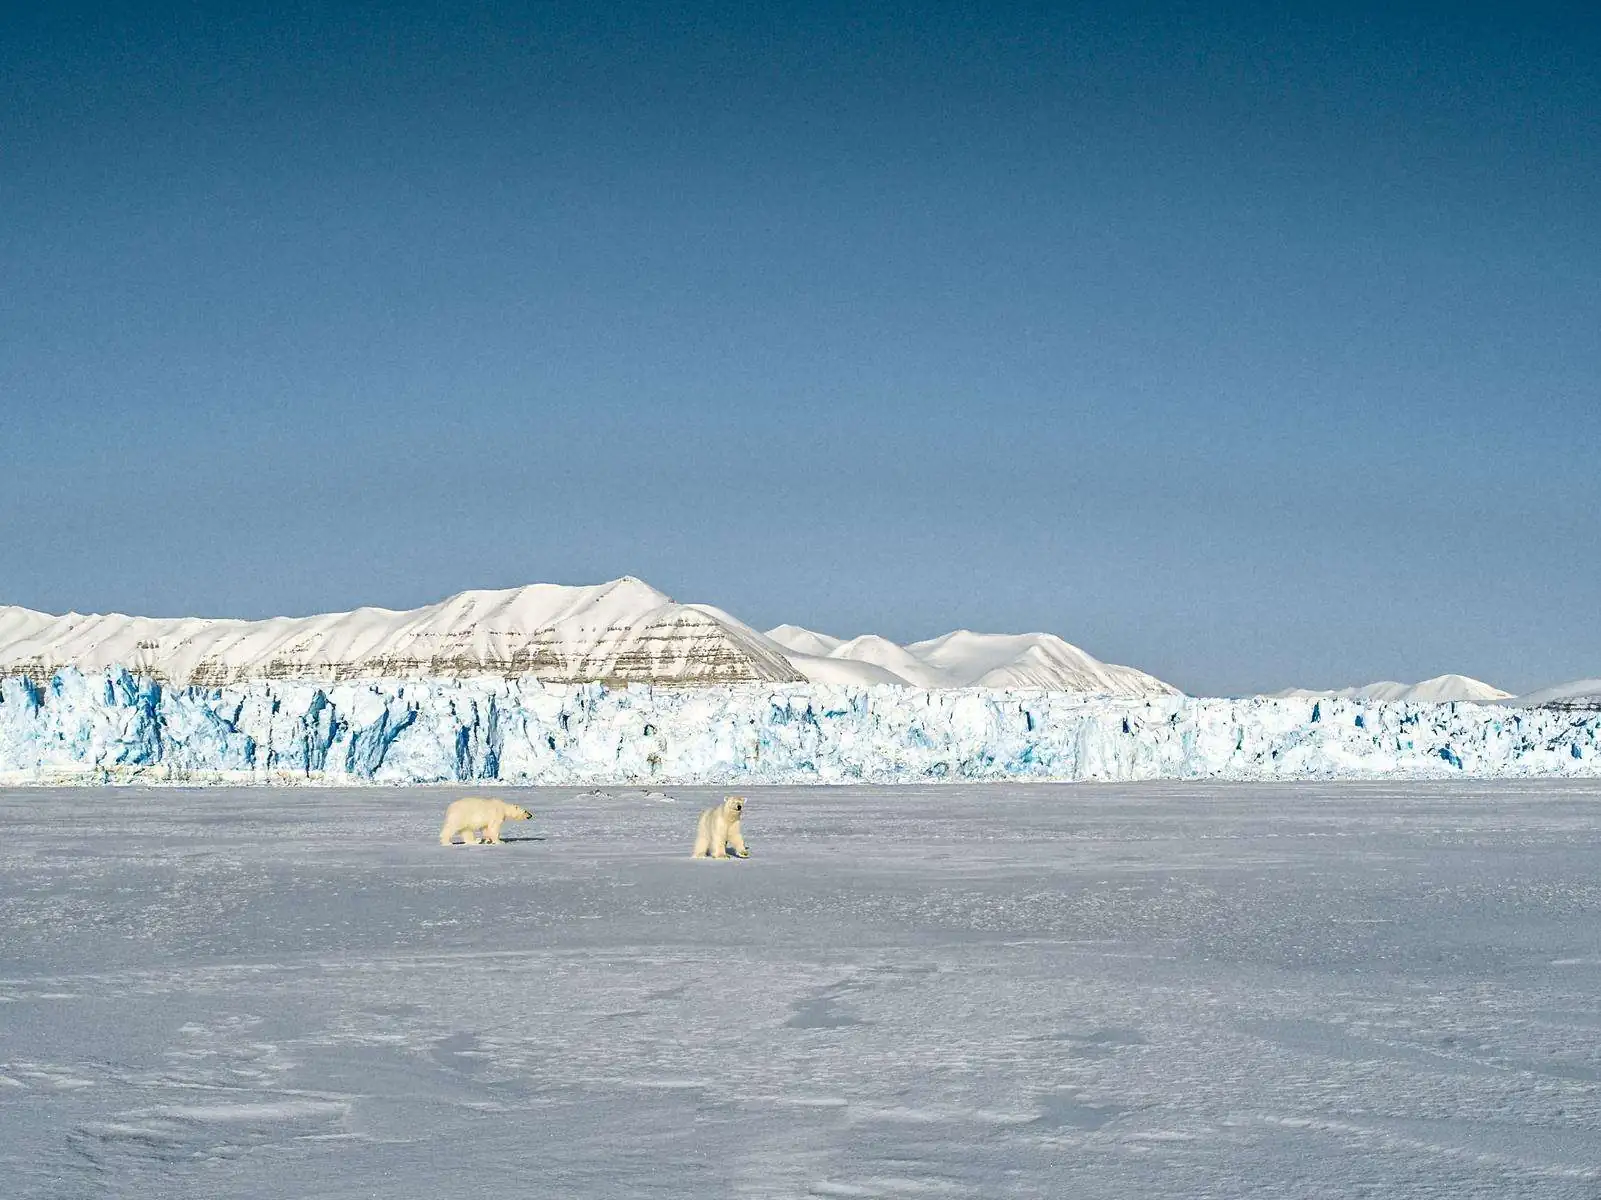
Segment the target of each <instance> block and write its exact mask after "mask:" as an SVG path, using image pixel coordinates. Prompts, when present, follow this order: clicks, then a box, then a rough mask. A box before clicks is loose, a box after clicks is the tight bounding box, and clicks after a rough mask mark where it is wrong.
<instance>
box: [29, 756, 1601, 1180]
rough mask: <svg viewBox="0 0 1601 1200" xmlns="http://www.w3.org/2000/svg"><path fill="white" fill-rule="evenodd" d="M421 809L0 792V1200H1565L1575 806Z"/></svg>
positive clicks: (834, 797)
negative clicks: (700, 840) (701, 854)
mask: <svg viewBox="0 0 1601 1200" xmlns="http://www.w3.org/2000/svg"><path fill="white" fill-rule="evenodd" d="M456 794H459V793H457V792H456V791H446V790H443V789H411V790H398V789H392V790H374V789H360V790H336V789H329V790H325V791H320V792H315V793H308V792H304V791H301V792H291V791H283V790H273V789H252V790H241V791H233V790H227V789H213V790H211V791H207V792H195V791H185V790H175V789H160V790H143V789H125V790H94V791H77V790H75V791H70V792H49V791H42V790H38V789H29V790H26V791H12V792H4V791H0V827H3V828H4V829H5V831H6V836H5V838H4V839H3V840H0V1181H3V1182H0V1192H3V1194H4V1195H5V1196H6V1197H7V1200H65V1198H67V1197H71V1198H73V1200H80V1198H99V1200H125V1198H126V1200H135V1198H138V1200H144V1198H147V1197H162V1198H164V1200H214V1198H216V1197H231V1198H240V1200H271V1198H283V1200H288V1198H291V1197H293V1198H302V1197H309V1196H315V1197H319V1198H322V1200H356V1198H358V1197H360V1198H363V1200H372V1198H381V1200H390V1198H394V1200H417V1198H419V1197H427V1198H428V1200H469V1198H472V1200H476V1198H477V1197H483V1196H517V1197H524V1196H533V1197H562V1198H564V1200H583V1198H588V1197H596V1198H606V1200H612V1198H615V1197H623V1196H651V1197H661V1198H662V1200H673V1198H675V1197H695V1198H696V1200H701V1198H712V1200H718V1198H722V1197H775V1198H776V1197H806V1196H813V1197H921V1196H962V1197H982V1198H986V1200H1011V1198H1014V1197H1016V1198H1030V1200H1045V1198H1051V1200H1056V1198H1060V1197H1088V1198H1094V1200H1124V1198H1127V1200H1144V1198H1146V1197H1157V1196H1184V1197H1199V1196H1216V1197H1241V1196H1260V1197H1294V1198H1296V1200H1335V1198H1338V1200H1345V1198H1347V1197H1353V1196H1373V1197H1384V1198H1385V1200H1421V1198H1423V1197H1446V1196H1448V1197H1451V1198H1452V1200H1590V1198H1592V1197H1594V1196H1596V1195H1597V1194H1598V1193H1601V1104H1598V1103H1597V1100H1598V1097H1601V1041H1598V1039H1597V1037H1596V1028H1597V1010H1596V996H1597V995H1601V881H1598V877H1597V872H1596V863H1597V862H1598V861H1601V815H1598V814H1601V787H1598V785H1596V784H1594V783H1587V784H1578V783H1571V782H1567V783H1564V782H1551V781H1546V782H1542V783H1523V784H1512V783H1506V782H1499V783H1493V784H1481V783H1473V782H1457V783H1455V784H1450V785H1442V784H1426V783H1425V784H1417V783H1412V784H1405V785H1401V786H1397V785H1392V784H1387V785H1360V784H1359V785H1352V784H1344V785H1339V786H1326V785H1307V784H1299V785H1293V786H1287V785H1253V786H1248V787H1247V786H1240V785H1224V784H1215V783H1213V784H1176V785H1175V784H1161V785H1144V786H1141V787H1138V788H1131V787H1126V786H1019V785H1009V784H1002V785H988V786H985V787H967V788H964V787H945V788H937V789H921V790H919V789H884V788H856V789H817V788H813V789H797V790H791V791H785V790H781V789H766V788H761V789H752V790H750V791H749V792H748V795H749V799H750V804H749V808H748V809H747V816H746V820H745V827H746V833H747V836H748V837H749V838H750V842H751V846H752V850H753V854H754V857H753V858H752V859H751V860H749V861H747V862H738V861H735V862H729V863H711V862H702V863H695V862H691V861H689V859H688V851H689V843H690V841H691V838H692V835H693V828H694V821H695V813H696V811H697V810H698V809H699V808H700V807H702V806H703V805H705V804H707V803H709V802H710V801H711V799H712V798H713V797H714V795H715V793H712V792H708V791H676V792H669V793H666V794H664V795H659V796H658V797H656V798H652V797H651V796H648V795H646V794H644V793H642V792H640V791H633V790H631V791H611V792H608V793H603V794H599V795H595V794H591V795H588V796H578V795H575V794H574V793H573V791H572V790H571V789H568V790H556V789H542V790H533V789H527V790H511V789H508V790H505V791H503V792H500V793H497V794H501V795H504V796H505V797H506V798H507V799H510V800H513V801H514V802H516V803H519V804H524V805H526V806H527V807H528V808H530V809H531V810H532V811H533V813H534V820H533V821H531V822H528V823H526V824H522V825H519V826H518V828H517V829H516V830H515V831H508V836H509V837H513V838H515V839H516V840H513V841H510V842H508V844H507V845H505V846H503V847H499V848H481V849H475V848H465V847H458V848H456V849H453V850H443V849H441V848H440V847H439V846H438V845H437V844H435V843H434V837H435V835H436V832H437V827H438V821H439V816H440V813H441V812H442V811H443V808H444V806H445V804H446V802H447V801H448V800H449V799H450V798H452V797H453V796H454V795H456ZM664 799H671V800H674V801H676V802H674V803H666V802H663V801H664Z"/></svg>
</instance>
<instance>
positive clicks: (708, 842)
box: [690, 796, 750, 858]
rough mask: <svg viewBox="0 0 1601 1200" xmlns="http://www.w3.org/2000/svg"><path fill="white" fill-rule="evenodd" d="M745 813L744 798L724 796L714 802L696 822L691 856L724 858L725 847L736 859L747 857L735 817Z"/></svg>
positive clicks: (725, 856)
mask: <svg viewBox="0 0 1601 1200" xmlns="http://www.w3.org/2000/svg"><path fill="white" fill-rule="evenodd" d="M744 814H745V797H743V796H724V797H723V802H722V803H721V804H714V805H712V807H710V808H708V809H707V810H706V811H705V812H703V813H701V814H700V825H699V826H698V827H697V828H696V830H695V851H694V853H693V854H691V855H690V857H691V858H704V857H708V856H709V857H711V858H727V857H728V848H729V847H730V846H732V847H733V848H734V853H735V855H737V856H738V857H740V858H749V857H750V851H749V850H747V849H746V848H745V838H744V835H743V834H741V833H740V831H739V819H740V817H742V816H743V815H744Z"/></svg>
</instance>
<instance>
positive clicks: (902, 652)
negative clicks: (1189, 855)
mask: <svg viewBox="0 0 1601 1200" xmlns="http://www.w3.org/2000/svg"><path fill="white" fill-rule="evenodd" d="M767 636H768V637H769V638H771V639H772V640H773V641H774V642H777V643H778V644H780V645H782V646H785V647H787V648H789V649H790V651H791V652H790V655H789V658H790V661H791V662H793V663H794V664H795V666H796V668H797V669H798V670H799V671H800V672H801V673H802V674H803V675H805V676H806V677H807V678H808V679H811V680H814V681H816V682H819V683H824V682H829V683H832V682H839V681H841V680H842V679H843V678H852V679H853V680H854V681H855V682H860V683H895V684H900V685H902V686H906V687H923V688H954V687H987V688H1044V689H1048V690H1052V691H1065V692H1086V693H1094V694H1097V695H1109V696H1123V697H1130V698H1137V697H1141V696H1172V695H1178V694H1179V691H1178V689H1177V688H1175V687H1173V686H1171V685H1170V684H1166V683H1163V682H1162V681H1161V680H1160V679H1157V678H1156V677H1155V676H1153V675H1148V674H1146V673H1145V672H1144V671H1138V670H1135V669H1134V668H1133V667H1120V666H1114V665H1112V664H1110V663H1103V662H1101V661H1100V660H1099V659H1097V658H1095V657H1093V656H1091V655H1089V654H1087V653H1085V652H1084V651H1083V650H1080V649H1079V648H1078V647H1077V646H1074V645H1071V644H1070V643H1068V642H1065V641H1063V640H1062V639H1061V638H1059V637H1057V636H1055V635H1054V634H1049V633H1023V634H1001V633H973V632H971V631H969V630H966V629H961V630H957V631H956V632H955V633H947V634H945V635H944V636H943V637H937V638H932V639H930V640H928V641H924V642H914V643H913V644H912V645H910V646H901V645H897V644H896V643H895V642H892V641H890V640H889V639H887V638H882V637H878V636H876V635H873V634H865V635H863V636H861V637H856V638H852V639H850V640H849V641H845V640H842V639H840V638H837V637H831V636H829V635H828V634H822V633H816V632H814V631H812V630H809V629H802V628H800V627H799V626H797V625H780V626H778V627H777V628H776V629H770V630H768V631H767ZM802 651H804V652H802Z"/></svg>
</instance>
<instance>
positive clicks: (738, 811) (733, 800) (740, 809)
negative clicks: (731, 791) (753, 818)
mask: <svg viewBox="0 0 1601 1200" xmlns="http://www.w3.org/2000/svg"><path fill="white" fill-rule="evenodd" d="M744 811H745V797H743V796H724V797H723V814H724V815H725V816H726V817H727V818H728V819H729V820H730V821H737V820H739V818H740V816H741V815H742V814H743V813H744Z"/></svg>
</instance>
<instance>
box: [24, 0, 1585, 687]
mask: <svg viewBox="0 0 1601 1200" xmlns="http://www.w3.org/2000/svg"><path fill="white" fill-rule="evenodd" d="M21 7H22V6H7V7H6V8H5V9H4V10H3V14H0V603H13V604H21V605H25V606H28V607H31V608H38V609H44V610H47V611H53V612H63V611H67V610H70V609H76V610H78V611H105V610H116V611H123V612H136V613H143V614H150V615H176V614H199V615H213V616H224V615H226V616H267V615H271V614H277V613H291V614H301V613H308V612H316V611H327V610H334V609H344V608H349V607H353V606H356V605H359V604H364V603H371V604H381V605H385V606H389V607H410V606H413V605H417V604H422V603H427V602H431V601H433V600H437V599H439V598H442V597H443V596H444V595H446V594H449V593H451V592H454V591H458V590H461V589H463V588H467V587H503V586H511V585H514V584H519V583H526V582H534V581H546V582H561V583H590V582H598V581H600V580H603V579H608V578H614V577H616V576H619V575H623V574H633V575H638V576H640V577H642V578H644V579H646V580H648V581H649V582H651V583H653V584H655V585H656V586H657V587H660V588H662V589H663V590H665V591H667V592H669V593H671V594H672V595H674V596H675V597H677V598H679V599H682V600H698V601H705V602H709V603H714V604H718V605H720V606H722V607H724V608H727V609H729V610H730V611H732V612H733V613H735V614H736V615H738V616H740V617H742V618H744V619H745V620H747V621H749V622H751V623H752V624H755V625H757V626H758V627H763V628H765V627H767V626H770V625H773V624H777V623H778V622H781V621H790V622H795V623H798V624H802V625H807V626H810V627H812V628H817V629H822V630H825V631H828V632H833V633H836V634H842V635H843V634H854V633H860V632H867V631H872V632H878V633H882V634H884V635H886V636H888V637H891V638H895V639H896V640H902V641H904V640H911V639H915V638H919V637H927V636H931V635H934V634H937V633H940V632H944V631H946V630H948V629H951V628H955V627H959V626H965V627H968V628H975V629H981V630H987V631H1009V632H1021V631H1026V630H1034V629H1044V630H1049V631H1052V632H1056V633H1059V634H1061V635H1063V636H1064V637H1066V638H1068V639H1069V640H1070V641H1073V642H1076V643H1078V644H1080V645H1082V646H1083V647H1084V648H1085V649H1087V650H1089V651H1091V652H1092V653H1094V654H1097V655H1099V656H1100V657H1102V658H1107V659H1110V660H1113V661H1118V662H1126V663H1131V664H1133V665H1136V666H1139V667H1142V668H1144V669H1146V670H1150V671H1153V672H1154V673H1156V674H1158V675H1160V676H1162V677H1163V678H1166V679H1168V680H1170V681H1172V682H1174V683H1176V684H1177V685H1179V686H1180V687H1182V688H1185V689H1186V690H1189V691H1195V692H1220V693H1227V692H1240V691H1248V690H1257V689H1271V688H1277V687H1283V686H1289V685H1306V686H1314V685H1315V686H1329V685H1341V684H1351V683H1360V682H1366V681H1369V680H1372V679H1378V678H1399V679H1403V680H1408V681H1410V680H1415V679H1418V678H1421V677H1424V676H1428V675H1434V674H1438V673H1441V672H1445V671H1461V672H1464V673H1467V674H1471V675H1476V676H1479V677H1481V678H1486V679H1488V680H1490V681H1491V682H1493V683H1496V684H1499V685H1500V686H1502V687H1506V688H1508V689H1511V690H1514V691H1518V690H1524V689H1527V688H1532V687H1535V686H1538V685H1544V684H1549V683H1553V682H1556V681H1559V680H1563V679H1570V678H1575V677H1580V676H1594V675H1601V469H1598V468H1601V434H1598V429H1601V36H1598V32H1597V30H1598V25H1601V22H1597V20H1596V18H1595V15H1594V13H1593V12H1592V13H1590V14H1588V15H1586V14H1585V11H1584V10H1585V8H1586V7H1587V6H1584V5H1562V6H1556V7H1549V8H1547V7H1543V6H1541V5H1538V4H1517V5H1512V4H1495V5H1485V6H1483V7H1482V8H1481V7H1477V6H1474V5H1471V4H1467V5H1464V4H1449V5H1446V4H1441V5H1424V6H1413V5H1388V4H1387V5H1383V6H1374V7H1371V8H1366V7H1358V6H1351V5H1342V4H1328V5H1317V6H1312V5H1306V6H1299V5H1297V6H1282V7H1289V8H1294V9H1297V10H1301V9H1305V10H1307V11H1296V12H1284V11H1273V10H1276V9H1278V8H1279V7H1281V6H1269V5H1252V6H1245V5H1239V6H1222V5H1218V6H1213V5H1207V4H1202V3H1191V4H1184V5H1176V6H1172V7H1169V8H1165V9H1164V8H1157V7H1151V6H1125V5H1113V4H1106V5H1102V6H1096V7H1090V6H1085V7H1080V8H1074V7H1073V6H1070V5H1064V4H1032V5H1007V4H1002V3H973V4H961V5H956V4H941V3H937V2H932V3H916V4H913V3H906V4H898V5H893V6H883V5H874V4H867V5H856V4H852V5H839V6H829V5H826V4H816V3H807V4H793V5H789V4H771V5H759V4H752V3H749V2H748V0H746V2H742V3H730V4H727V5H673V4H659V3H642V4H637V5H632V4H595V3H590V2H585V3H572V4H566V3H549V4H540V5H530V6H527V7H526V8H520V9H519V8H518V7H517V6H515V5H506V4H493V5H492V4H487V3H485V4H480V5H461V6H455V7H452V6H449V5H441V4H432V3H430V4H419V5H416V6H415V7H412V8H410V9H407V8H405V7H404V6H401V5H397V4H394V3H389V2H384V3H372V4H360V3H342V4H329V5H326V6H324V5H316V4H278V5H273V6H271V8H272V9H273V10H274V11H273V12H272V13H271V14H270V15H269V14H268V12H267V7H266V6H263V7H262V8H259V9H254V10H252V9H246V8H239V7H227V6H217V5H204V4H203V5H187V4H185V5H172V6H154V5H151V6H146V5H138V4H124V5H109V4H106V5H96V6H93V7H85V8H83V9H81V10H76V11H75V10H73V9H72V8H70V7H69V6H48V5H46V6H39V7H40V8H41V9H47V10H48V11H45V12H38V13H33V14H27V13H21V12H19V11H18V10H19V9H20V8H21ZM1136 7H1138V8H1140V9H1141V10H1142V12H1141V15H1137V16H1136V15H1129V13H1128V12H1127V11H1126V10H1127V9H1132V8H1136ZM1394 9H1401V10H1404V11H1401V12H1396V11H1392V10H1394ZM1314 10H1315V11H1314Z"/></svg>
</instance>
